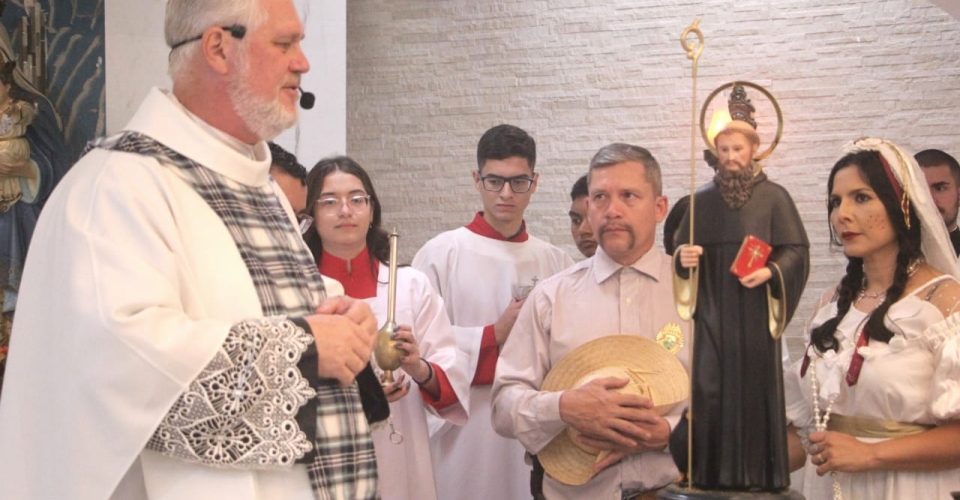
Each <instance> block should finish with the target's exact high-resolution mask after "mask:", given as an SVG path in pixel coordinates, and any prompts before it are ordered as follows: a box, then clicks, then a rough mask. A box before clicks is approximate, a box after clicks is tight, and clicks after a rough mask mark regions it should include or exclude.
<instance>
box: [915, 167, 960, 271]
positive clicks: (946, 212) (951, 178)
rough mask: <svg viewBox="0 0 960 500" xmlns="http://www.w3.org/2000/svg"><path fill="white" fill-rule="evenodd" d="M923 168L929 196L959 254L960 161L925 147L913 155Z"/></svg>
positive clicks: (954, 248)
mask: <svg viewBox="0 0 960 500" xmlns="http://www.w3.org/2000/svg"><path fill="white" fill-rule="evenodd" d="M914 158H916V160H917V164H919V165H920V167H922V168H923V176H924V177H926V179H927V186H928V187H929V188H930V196H932V197H933V202H934V203H935V204H936V205H937V210H939V211H940V216H942V217H943V223H944V224H946V225H947V231H948V232H949V233H950V242H951V243H953V250H954V251H955V252H956V253H957V254H960V229H958V228H957V212H958V211H960V163H957V159H956V158H954V157H953V156H950V154H948V153H946V152H944V151H941V150H939V149H925V150H923V151H921V152H919V153H917V154H915V155H914Z"/></svg>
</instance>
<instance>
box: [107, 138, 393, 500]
mask: <svg viewBox="0 0 960 500" xmlns="http://www.w3.org/2000/svg"><path fill="white" fill-rule="evenodd" d="M92 148H102V149H107V150H112V151H121V152H126V153H134V154H139V155H143V156H149V157H152V158H154V159H156V160H157V161H158V162H159V163H161V164H162V165H171V166H174V167H176V168H177V169H178V173H179V175H180V177H181V178H183V179H184V181H185V182H187V183H188V184H189V185H191V186H192V187H193V189H194V190H195V191H196V193H197V194H198V195H200V197H201V198H203V199H204V201H206V202H207V205H209V206H210V208H211V209H212V210H213V211H214V212H215V213H216V214H217V215H218V216H219V217H220V219H221V220H222V221H223V224H224V226H226V227H227V229H228V230H229V232H230V235H231V236H232V237H233V239H234V242H235V243H236V245H237V250H238V251H239V252H240V255H241V257H242V258H243V262H244V264H246V266H247V270H248V271H249V272H250V277H251V278H252V279H253V284H254V287H255V288H256V291H257V295H258V297H259V298H260V304H261V307H262V312H263V315H264V316H288V317H302V316H306V315H309V314H312V313H313V311H314V309H315V308H316V305H317V304H318V303H319V301H320V300H322V299H323V298H324V297H325V296H326V293H325V291H324V288H323V280H322V278H321V277H320V272H319V271H318V270H317V267H316V265H315V264H314V262H313V259H312V257H311V255H310V252H308V251H307V249H306V247H305V246H304V245H303V240H302V239H301V236H300V234H299V232H298V231H297V229H296V228H295V227H294V225H293V224H292V223H291V222H290V219H289V217H288V216H287V214H286V212H285V211H284V209H283V207H282V206H281V204H280V202H279V200H278V199H277V197H276V195H275V193H274V191H273V189H271V188H270V186H263V187H253V186H248V185H245V184H241V183H239V182H236V181H234V180H232V179H229V178H227V177H225V176H223V175H221V174H219V173H217V172H214V171H213V170H210V169H208V168H206V167H204V166H202V165H200V164H198V163H197V162H195V161H193V160H191V159H190V158H187V157H186V156H184V155H182V154H180V153H178V152H176V151H174V150H172V149H170V148H168V147H166V146H164V145H163V144H161V143H159V142H157V141H156V140H155V139H153V138H151V137H149V136H146V135H143V134H140V133H137V132H124V133H121V134H119V135H116V136H113V137H108V138H103V139H100V140H97V141H95V142H93V143H91V144H90V145H89V146H88V150H89V149H92ZM307 376H308V378H310V379H312V380H315V379H316V377H315V376H314V375H313V374H310V375H307ZM315 389H316V391H317V404H316V409H317V415H316V421H317V425H316V438H315V439H314V445H315V451H316V453H314V454H311V456H309V458H310V459H311V461H310V462H309V463H308V464H307V469H308V471H309V474H310V483H311V485H312V487H313V490H314V493H315V495H316V497H317V498H318V499H328V498H330V499H333V498H351V499H352V498H376V495H377V494H376V490H377V466H376V458H375V456H374V451H373V439H372V437H371V436H370V431H369V427H368V425H367V420H366V418H365V417H364V414H363V409H362V406H361V402H360V394H359V392H358V390H357V386H356V384H354V385H352V386H349V387H340V385H339V383H337V382H336V381H335V380H331V379H321V380H320V381H319V382H318V386H317V387H315Z"/></svg>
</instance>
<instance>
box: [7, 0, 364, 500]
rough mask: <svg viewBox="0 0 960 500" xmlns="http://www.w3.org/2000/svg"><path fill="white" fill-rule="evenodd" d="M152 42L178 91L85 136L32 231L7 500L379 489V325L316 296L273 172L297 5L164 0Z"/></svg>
mask: <svg viewBox="0 0 960 500" xmlns="http://www.w3.org/2000/svg"><path fill="white" fill-rule="evenodd" d="M165 34H166V42H167V45H168V46H169V48H170V58H169V72H170V76H171V79H172V81H173V90H172V91H162V90H159V89H153V90H151V91H150V93H149V95H148V96H147V98H146V99H145V101H144V102H143V103H142V104H141V106H140V109H139V110H138V111H137V113H136V114H135V116H134V117H133V119H132V120H131V121H130V123H129V124H128V125H127V126H126V128H125V129H124V131H123V132H122V133H120V134H118V135H117V136H114V137H110V138H106V139H103V140H101V141H98V142H97V143H96V144H94V145H93V147H92V149H91V150H90V151H89V152H88V153H87V154H86V155H84V156H83V157H82V158H81V159H80V161H79V162H78V163H77V164H76V165H75V166H74V168H73V169H72V170H71V171H70V173H69V174H68V175H67V176H66V177H65V178H64V179H63V181H62V182H61V183H60V184H59V186H58V187H57V189H56V190H55V191H54V193H53V194H52V195H51V197H50V198H49V200H48V201H47V204H46V208H45V209H44V211H43V213H42V215H41V217H40V221H39V223H38V225H37V229H36V232H35V233H34V244H35V246H34V251H32V252H31V253H30V255H29V256H28V257H27V263H26V267H25V270H24V276H23V282H22V288H21V296H20V302H19V306H20V307H19V310H18V315H17V323H16V325H15V327H14V334H13V345H12V346H11V357H10V364H9V365H8V371H7V381H6V382H7V386H6V387H4V394H3V399H2V401H0V440H2V442H3V446H2V447H0V484H2V485H3V486H2V488H3V495H4V496H5V497H8V498H18V499H50V498H74V499H104V498H116V499H121V498H122V499H148V498H179V499H201V498H203V499H206V498H235V499H241V498H242V499H264V500H265V499H274V498H283V499H303V500H306V499H314V498H351V499H353V498H376V497H377V496H378V495H377V491H376V487H377V484H376V471H377V469H376V463H375V459H374V450H373V442H372V439H371V436H370V431H369V427H368V424H367V419H366V418H365V416H364V411H363V407H362V405H361V400H360V394H359V391H358V389H357V384H356V382H355V378H356V377H357V374H358V373H364V371H362V370H364V367H365V366H367V362H368V360H369V359H370V353H371V350H372V346H373V342H374V339H375V333H376V329H377V323H376V321H375V320H374V318H373V315H372V314H371V312H370V309H369V307H368V306H367V305H366V304H364V303H363V302H360V301H353V300H350V299H346V298H343V297H336V298H328V297H327V292H326V290H325V288H324V283H323V281H322V279H321V277H320V274H319V272H318V271H317V268H316V266H315V265H314V263H313V259H312V257H311V255H310V252H309V251H308V250H307V248H306V246H304V244H303V240H302V239H301V237H300V233H299V231H298V229H297V224H296V220H295V219H294V217H293V213H292V212H291V211H290V209H289V208H288V206H287V205H285V204H283V203H281V201H280V199H279V197H280V196H283V195H282V193H281V192H280V189H279V188H278V187H277V186H276V185H275V184H274V183H271V182H270V176H269V169H270V163H271V157H270V151H269V149H268V146H267V143H266V141H268V140H270V139H272V138H273V137H274V136H275V135H277V134H278V133H280V132H281V131H282V130H284V129H286V128H288V127H290V126H292V125H294V123H295V122H296V120H297V108H296V106H297V100H298V91H297V87H298V83H299V81H300V76H301V75H302V74H303V73H305V72H306V71H307V70H308V69H309V67H310V65H309V63H308V62H307V59H306V57H305V55H304V53H303V50H302V48H301V45H300V44H301V40H302V39H303V37H304V33H303V24H302V23H301V20H300V17H299V15H298V13H297V11H296V8H295V7H294V4H293V2H292V1H291V0H204V1H198V0H168V2H167V6H166V19H165ZM50 249H54V250H53V251H51V250H50ZM367 371H368V370H367ZM370 375H371V376H373V375H372V373H370ZM376 387H378V388H379V384H377V385H376ZM51 471H56V472H55V474H54V476H55V477H53V476H51Z"/></svg>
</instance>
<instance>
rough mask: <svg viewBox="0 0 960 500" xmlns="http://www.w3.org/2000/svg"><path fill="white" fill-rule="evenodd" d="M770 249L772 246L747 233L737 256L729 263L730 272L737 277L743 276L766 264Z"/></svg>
mask: <svg viewBox="0 0 960 500" xmlns="http://www.w3.org/2000/svg"><path fill="white" fill-rule="evenodd" d="M771 250H772V247H771V246H770V245H769V244H767V242H766V241H763V240H761V239H760V238H757V237H756V236H754V235H752V234H748V235H747V236H745V237H744V238H743V244H742V245H740V251H738V252H737V258H736V259H733V264H731V265H730V272H731V273H733V274H734V275H736V276H737V277H738V278H743V277H744V276H747V275H749V274H750V273H752V272H754V271H756V270H757V269H760V268H761V267H763V266H766V265H767V258H768V257H770V251H771Z"/></svg>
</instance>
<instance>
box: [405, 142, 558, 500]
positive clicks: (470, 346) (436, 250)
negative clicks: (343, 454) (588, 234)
mask: <svg viewBox="0 0 960 500" xmlns="http://www.w3.org/2000/svg"><path fill="white" fill-rule="evenodd" d="M536 160H537V146H536V142H535V141H534V140H533V137H531V136H530V134H528V133H527V132H526V131H525V130H523V129H521V128H519V127H516V126H514V125H509V124H501V125H497V126H495V127H493V128H491V129H489V130H487V131H486V132H484V134H483V136H481V137H480V140H479V141H478V142H477V169H476V170H474V171H473V172H472V175H473V182H474V187H475V189H476V190H477V193H478V194H479V197H480V201H481V203H482V205H483V211H481V212H478V213H477V214H476V215H475V216H474V218H473V221H471V222H470V223H469V224H467V225H466V226H463V227H460V228H457V229H453V230H451V231H446V232H444V233H441V234H439V235H437V236H436V237H434V238H433V239H431V240H430V241H428V242H427V243H426V244H424V245H423V247H422V248H421V249H420V250H419V251H418V252H417V254H416V255H415V256H414V257H413V267H415V268H417V269H419V270H420V271H423V273H424V274H426V275H427V277H428V278H429V279H430V283H431V284H432V285H433V287H434V288H435V289H436V290H437V291H438V292H439V293H440V295H441V296H443V301H444V305H445V307H446V309H447V315H448V316H450V322H451V323H453V325H454V326H453V331H454V334H455V335H456V337H457V346H458V348H459V349H460V351H462V352H463V353H464V354H465V355H464V356H462V357H461V358H460V359H459V362H461V363H462V364H463V370H464V371H465V372H466V373H469V374H471V377H472V383H471V387H470V396H469V398H470V410H469V415H470V417H469V419H468V420H467V423H466V424H465V425H463V426H462V427H457V426H454V425H452V424H450V423H449V422H447V421H441V420H440V419H436V420H435V422H434V423H435V424H436V426H435V427H434V429H433V430H432V433H431V439H430V441H431V443H430V445H431V450H432V452H433V461H434V471H435V476H436V479H437V498H443V499H451V500H452V499H458V498H463V499H474V498H504V499H506V498H525V497H526V496H527V495H528V494H529V493H528V490H529V488H528V476H529V472H530V468H529V467H528V466H527V465H526V464H524V460H523V448H521V447H520V446H519V445H518V444H517V443H516V442H515V441H512V440H509V439H504V438H502V437H500V436H498V435H497V434H496V433H495V432H493V429H491V428H490V384H491V383H492V382H493V373H494V371H495V369H496V367H497V365H498V359H499V357H500V349H501V347H502V345H503V343H504V342H505V341H506V340H507V338H508V337H509V336H510V335H511V329H512V328H513V323H514V321H516V319H517V313H518V312H519V311H520V307H521V306H522V305H523V302H524V299H525V298H526V293H527V292H529V290H530V289H531V288H533V286H534V285H535V284H536V283H537V282H538V281H540V280H543V279H545V278H547V277H549V276H552V275H553V274H554V273H556V272H558V271H560V270H562V269H564V268H566V267H567V266H569V265H571V264H573V259H571V258H570V256H569V255H567V254H566V252H564V251H563V250H561V249H559V248H557V247H555V246H553V245H551V244H550V243H548V242H546V241H543V240H541V239H539V238H537V237H535V236H531V235H530V234H529V233H528V232H527V224H526V222H525V221H524V218H523V215H524V213H525V211H526V209H527V205H529V203H530V199H531V197H532V196H533V193H534V192H535V191H536V189H537V182H538V180H539V174H537V173H536V172H534V166H535V164H536Z"/></svg>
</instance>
